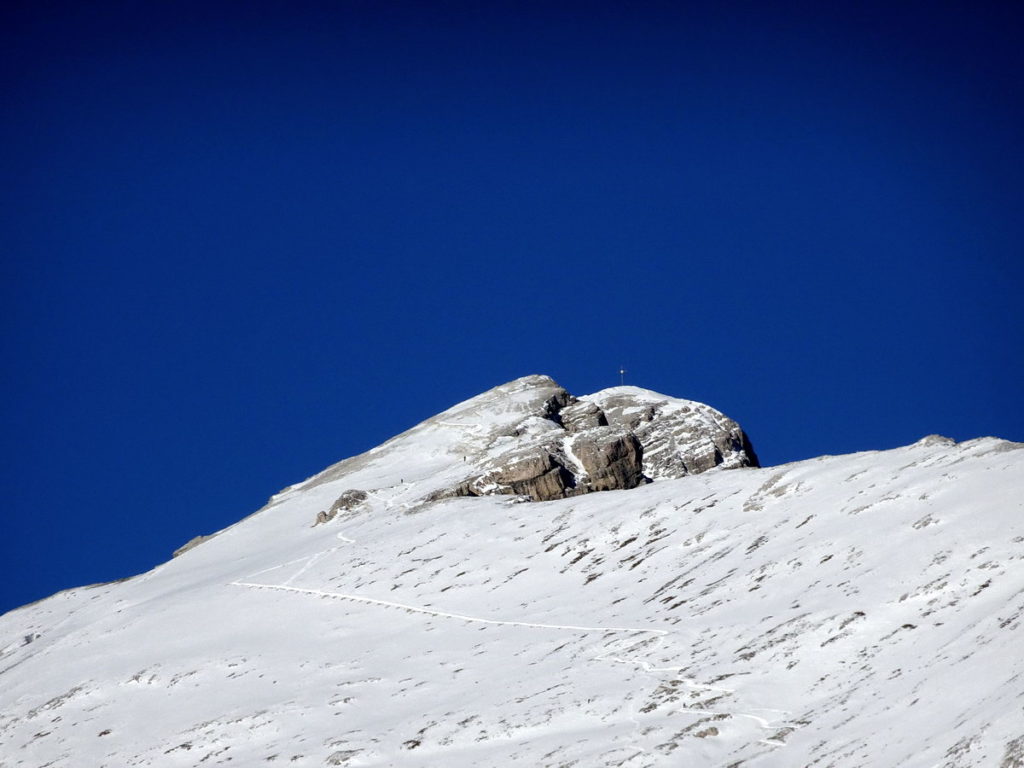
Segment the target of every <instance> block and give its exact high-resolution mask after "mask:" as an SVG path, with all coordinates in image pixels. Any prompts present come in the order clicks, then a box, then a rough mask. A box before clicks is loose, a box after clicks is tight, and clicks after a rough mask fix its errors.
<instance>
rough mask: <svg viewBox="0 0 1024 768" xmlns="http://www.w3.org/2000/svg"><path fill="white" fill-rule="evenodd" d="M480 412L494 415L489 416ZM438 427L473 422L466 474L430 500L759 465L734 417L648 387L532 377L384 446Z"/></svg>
mask: <svg viewBox="0 0 1024 768" xmlns="http://www.w3.org/2000/svg"><path fill="white" fill-rule="evenodd" d="M481 411H486V412H487V414H488V416H489V419H480V418H479V416H480V412H481ZM496 414H497V418H495V415H496ZM437 427H449V428H451V427H464V428H467V430H468V431H467V434H466V435H465V439H464V440H462V441H460V442H459V443H458V446H457V447H458V448H459V449H460V450H461V451H462V453H463V455H462V459H463V465H464V470H465V472H464V473H463V475H464V476H462V477H460V478H459V479H458V481H457V482H455V483H453V484H451V485H448V486H446V487H442V488H438V489H435V490H434V492H433V493H432V494H431V495H430V497H429V498H431V499H438V498H444V497H449V496H487V495H493V494H512V495H517V496H523V497H526V498H529V499H531V500H533V501H549V500H551V499H558V498H564V497H567V496H577V495H580V494H583V493H589V492H591V491H608V490H617V489H627V488H635V487H637V486H638V485H643V484H645V483H649V482H651V481H652V480H661V479H668V478H678V477H683V476H685V475H689V474H697V473H699V472H704V471H707V470H709V469H714V468H715V467H722V468H726V469H729V468H735V467H744V466H757V457H756V456H755V454H754V451H753V448H752V447H751V446H750V441H749V440H748V439H747V436H746V435H745V434H744V433H743V430H741V429H740V427H739V425H738V424H737V423H736V422H734V421H733V420H732V419H729V418H727V417H726V416H724V415H723V414H721V413H719V412H718V411H716V410H715V409H714V408H711V407H710V406H707V405H703V404H702V403H695V402H691V401H689V400H680V399H677V398H673V397H666V396H665V395H659V394H658V393H656V392H651V391H650V390H646V389H640V388H639V387H614V388H612V389H606V390H603V391H601V392H598V393H596V394H594V395H588V396H585V397H582V398H579V399H577V398H575V397H573V396H572V395H570V394H569V393H568V392H567V391H566V390H565V389H563V388H562V387H560V386H559V385H558V384H556V383H555V382H554V381H553V380H551V379H550V378H548V377H547V376H527V377H524V378H521V379H517V380H515V381H512V382H510V383H508V384H504V385H502V386H500V387H496V388H494V389H492V390H490V391H488V392H485V393H484V394H482V395H479V396H478V397H475V398H473V399H472V400H469V401H467V402H466V403H464V404H462V405H460V406H456V407H455V408H453V409H450V410H448V411H446V412H444V413H443V414H441V415H440V416H437V417H435V418H433V419H429V420H428V421H426V422H424V423H423V424H421V425H419V426H417V427H414V428H413V429H412V430H410V431H409V432H407V433H405V434H404V435H399V436H398V437H397V438H395V440H394V441H391V443H389V444H385V446H382V450H387V447H388V446H389V445H391V444H394V443H401V442H402V441H403V440H405V439H410V438H417V439H418V437H419V436H420V434H421V433H422V432H423V431H425V430H429V429H431V428H437ZM392 447H394V445H392Z"/></svg>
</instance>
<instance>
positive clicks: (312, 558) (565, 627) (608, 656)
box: [230, 483, 801, 754]
mask: <svg viewBox="0 0 1024 768" xmlns="http://www.w3.org/2000/svg"><path fill="white" fill-rule="evenodd" d="M412 485H415V483H410V486H412ZM407 492H408V491H406V493H407ZM371 493H374V495H376V496H378V498H380V496H379V492H373V491H371ZM402 495H404V493H403V494H402ZM393 499H394V497H392V499H381V500H382V501H384V503H385V505H386V506H387V508H389V509H390V508H391V506H392V503H393ZM403 506H408V505H407V504H404V505H403ZM337 538H338V540H339V541H342V542H344V543H346V544H356V543H357V542H356V541H355V540H354V539H350V538H348V537H347V536H345V535H343V534H341V533H339V534H338V535H337ZM339 549H341V547H340V546H336V547H331V548H329V549H325V550H322V551H320V552H317V553H315V554H313V555H307V556H305V557H299V558H296V559H294V560H289V561H288V562H286V563H281V564H280V565H274V566H271V567H270V568H264V569H263V570H261V571H257V572H256V573H253V574H250V575H248V576H243V577H242V579H246V580H236V581H232V582H230V586H234V587H245V588H248V589H272V590H278V591H281V592H291V593H295V594H302V595H313V596H316V597H327V598H331V599H335V600H350V601H352V602H356V603H364V604H366V605H379V606H381V607H384V608H397V609H400V610H404V611H409V612H410V613H419V614H423V615H425V616H435V617H437V618H441V619H453V620H456V621H465V622H469V623H472V624H488V625H491V626H499V627H524V628H527V629H553V630H561V631H567V632H604V633H615V632H628V633H630V634H632V635H636V634H644V635H647V636H648V637H647V638H641V639H639V640H636V639H635V638H632V637H629V638H624V639H623V640H622V641H621V643H619V644H618V645H617V646H616V647H615V648H613V649H612V650H609V651H606V652H603V653H599V654H598V655H596V656H593V657H592V660H593V661H607V662H611V663H613V664H626V665H628V666H634V667H639V668H640V669H641V670H642V671H643V672H644V673H645V674H649V675H657V674H658V673H664V672H671V673H678V672H679V671H681V670H682V669H684V668H685V666H668V667H656V666H654V665H653V664H650V663H649V662H646V661H644V660H642V659H640V658H637V657H635V656H629V655H628V652H629V651H630V650H631V649H632V648H635V647H637V646H638V645H641V644H643V643H644V642H645V641H646V640H647V639H649V638H650V637H653V638H654V641H655V643H657V644H660V643H661V642H663V641H664V639H665V638H666V637H667V636H668V635H669V634H670V633H669V631H668V630H665V629H653V628H651V627H591V626H584V625H579V624H545V623H541V622H532V621H514V620H511V619H487V618H483V617H481V616H470V615H467V614H461V613H449V612H447V611H438V610H434V609H433V608H424V607H422V606H418V605H410V604H408V603H399V602H397V601H393V600H380V599H378V598H374V597H364V596H362V595H353V594H348V593H346V592H330V591H327V590H323V589H311V588H309V587H294V586H292V582H293V581H295V579H297V578H298V577H299V576H301V575H302V574H303V573H305V572H306V571H308V570H309V569H310V568H311V567H312V566H313V565H314V564H315V563H316V562H317V561H319V560H321V559H323V558H324V557H327V556H329V555H331V554H333V553H335V552H337V551H338V550H339ZM295 563H303V565H302V567H301V568H300V569H299V570H298V571H296V572H295V573H294V574H292V575H291V576H289V577H288V579H286V580H285V581H283V582H281V583H279V584H262V583H260V582H255V581H247V579H252V578H255V577H256V576H261V575H262V574H264V573H270V572H271V571H276V570H278V569H280V568H285V567H287V566H289V565H294V564H295ZM623 644H628V645H627V646H626V647H625V648H621V645H623ZM654 647H656V646H652V650H653V648H654ZM616 652H618V653H621V654H622V655H620V656H613V655H612V654H613V653H616ZM680 682H682V683H684V684H685V685H687V686H689V687H690V688H692V689H695V690H702V691H714V692H717V693H723V694H727V695H728V694H732V693H734V690H733V689H731V688H722V687H720V686H715V685H708V684H706V683H699V682H697V681H696V680H694V679H693V678H680ZM628 707H629V713H628V717H627V719H628V720H629V722H631V723H633V725H634V728H633V740H634V742H636V741H637V738H638V735H639V731H640V723H639V721H638V720H637V719H636V712H635V710H634V707H633V703H632V701H630V702H629V703H628ZM757 711H759V712H779V713H785V712H787V710H780V709H768V708H762V709H758V710H757ZM675 712H676V713H678V714H696V715H715V716H720V715H726V716H728V717H746V718H749V719H751V720H753V721H755V722H756V723H757V724H758V726H759V727H761V728H763V729H765V730H779V729H781V728H790V729H793V730H796V729H797V728H800V727H801V726H800V725H798V724H796V723H789V722H777V723H772V722H771V721H770V720H768V719H766V718H764V717H761V716H759V715H754V714H750V713H747V712H716V711H712V710H706V709H677V710H675ZM757 743H759V744H765V745H768V746H773V747H785V746H786V743H785V742H783V741H779V740H776V739H760V740H759V741H758V742H757ZM636 746H637V748H638V749H639V750H640V753H639V754H647V753H648V751H647V750H646V749H645V748H644V747H643V746H641V745H640V744H637V745H636Z"/></svg>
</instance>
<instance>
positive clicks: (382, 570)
mask: <svg viewBox="0 0 1024 768" xmlns="http://www.w3.org/2000/svg"><path fill="white" fill-rule="evenodd" d="M1022 447H1024V445H1021V444H1017V443H1010V442H1006V441H1003V440H998V439H995V438H981V439H977V440H971V441H967V442H964V443H959V444H957V443H954V442H953V441H952V440H949V439H946V438H941V437H938V436H932V437H929V438H925V439H923V440H921V441H919V442H917V443H915V444H914V445H910V446H907V447H904V448H899V449H895V450H890V451H882V452H875V451H871V452H865V453H858V454H852V455H848V456H829V457H821V458H818V459H812V460H808V461H802V462H797V463H794V464H787V465H784V466H780V467H768V468H758V467H757V466H756V464H757V460H756V457H755V456H754V453H753V450H752V449H751V447H750V442H749V441H748V440H747V438H746V436H745V435H744V433H743V432H742V430H741V429H740V428H739V426H738V425H736V423H735V422H733V421H731V420H730V419H728V418H727V417H725V416H723V415H722V414H721V413H719V412H718V411H716V410H714V409H712V408H710V407H708V406H705V405H701V404H699V403H693V402H690V401H685V400H678V399H675V398H670V397H666V396H664V395H659V394H656V393H653V392H649V391H647V390H643V389H638V388H635V387H614V388H612V389H608V390H604V391H602V392H598V393H595V394H593V395H588V396H583V397H579V398H574V397H572V396H571V395H569V393H567V392H566V391H565V390H564V389H562V388H561V387H559V386H558V385H557V384H556V383H555V382H554V381H552V380H551V379H549V378H547V377H542V376H530V377H526V378H523V379H518V380H516V381H514V382H510V383H509V384H505V385H503V386H501V387H497V388H495V389H492V390H490V391H488V392H485V393H483V394H481V395H478V396H477V397H474V398H472V399H470V400H467V401H466V402H464V403H461V404H459V405H456V406H454V407H453V408H450V409H449V410H447V411H445V412H443V413H441V414H439V415H437V416H435V417H433V418H431V419H428V420H426V421H424V422H423V423H421V424H419V425H417V426H415V427H413V428H412V429H410V430H408V431H407V432H404V433H402V434H400V435H398V436H396V437H394V438H392V439H391V440H389V441H387V442H386V443H384V444H382V445H381V446H379V447H377V448H374V449H373V450H371V451H368V452H367V453H364V454H361V455H359V456H356V457H353V458H350V459H346V460H345V461H342V462H340V463H338V464H335V465H334V466H332V467H329V468H328V469H326V470H324V471H323V472H321V473H319V474H318V475H315V476H314V477H312V478H310V479H308V480H306V481H304V482H302V483H299V484H296V485H293V486H291V487H289V488H286V489H285V490H283V491H282V492H281V493H279V494H277V495H275V496H274V497H273V498H272V499H271V500H270V502H269V503H268V504H267V505H266V506H265V507H264V508H263V509H261V510H259V511H258V512H256V513H254V514H253V515H250V516H249V517H247V518H245V519H244V520H242V521H240V522H239V523H237V524H235V525H234V526H231V527H229V528H227V529H225V530H224V531H221V532H219V533H218V534H216V535H214V536H211V537H203V538H201V539H200V540H198V541H196V542H193V544H199V545H198V546H195V545H193V546H191V547H185V548H182V550H180V551H179V556H178V557H176V558H174V559H172V560H170V561H168V562H167V563H164V564H162V565H160V566H158V567H157V568H155V569H153V570H152V571H149V572H148V573H145V574H142V575H140V576H137V577H135V578H133V579H128V580H126V581H123V582H119V583H113V584H105V585H94V586H91V587H83V588H79V589H73V590H69V591H66V592H62V593H59V594H57V595H54V596H53V597H51V598H49V599H47V600H43V601H40V602H38V603H34V604H32V605H29V606H25V607H23V608H20V609H17V610H15V611H11V612H10V613H8V614H5V615H4V616H3V617H0V766H3V768H14V767H15V766H19V767H20V766H24V767H26V768H28V767H29V766H31V767H32V768H37V767H38V766H44V765H45V766H66V767H67V768H77V767H78V766H81V765H89V766H109V767H110V768H114V767H115V766H116V767H117V768H120V767H121V766H128V765H131V766H161V767H162V766H194V765H204V766H206V765H211V766H212V765H223V764H229V763H230V764H233V765H244V766H255V765H269V766H274V765H289V766H299V767H309V768H312V767H313V766H353V767H355V766H442V765H443V766H455V767H456V768H458V767H460V766H465V767H467V768H468V767H469V766H508V765H522V766H531V768H532V767H533V766H552V768H554V766H570V765H572V766H579V767H580V768H582V766H598V767H610V766H634V767H637V768H639V767H641V766H642V767H645V768H646V767H648V766H666V767H667V766H678V765H696V766H709V767H711V766H722V767H723V768H725V767H726V766H741V765H742V766H744V768H747V767H749V766H779V767H780V768H782V767H784V766H794V765H801V766H804V765H806V766H810V765H815V766H842V767H843V768H846V767H848V766H865V767H867V766H871V767H872V768H877V767H878V766H901V767H904V766H910V767H911V768H914V767H917V766H920V767H921V768H924V767H925V766H949V767H950V768H955V767H960V766H964V767H966V766H990V765H994V766H1000V768H1010V767H1011V766H1020V765H1024V725H1022V722H1024V720H1022V709H1021V701H1022V700H1024V655H1022V654H1021V652H1020V647H1021V641H1020V634H1021V631H1024V628H1022V624H1024V621H1022V620H1024V568H1022V566H1024V563H1022V561H1024V515H1022V511H1024V471H1022V470H1024V451H1021V450H1020V449H1021V448H1022ZM723 470H735V471H723ZM595 491H602V492H595Z"/></svg>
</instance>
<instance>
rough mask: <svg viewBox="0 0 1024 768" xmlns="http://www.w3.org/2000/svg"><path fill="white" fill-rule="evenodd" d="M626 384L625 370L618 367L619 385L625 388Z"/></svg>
mask: <svg viewBox="0 0 1024 768" xmlns="http://www.w3.org/2000/svg"><path fill="white" fill-rule="evenodd" d="M625 384H626V369H625V368H623V367H622V366H621V365H620V366H619V385H620V386H625Z"/></svg>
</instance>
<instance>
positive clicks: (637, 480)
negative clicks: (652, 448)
mask: <svg viewBox="0 0 1024 768" xmlns="http://www.w3.org/2000/svg"><path fill="white" fill-rule="evenodd" d="M572 452H573V454H574V455H575V456H576V458H577V459H579V462H580V464H581V465H582V467H583V470H584V472H585V473H586V483H585V485H582V486H581V489H582V488H586V489H587V490H588V491H613V490H617V489H620V488H622V489H625V488H636V487H637V486H638V485H641V484H642V483H645V482H647V478H645V477H644V473H643V460H642V457H643V447H642V446H641V444H640V441H639V440H637V438H636V435H634V434H633V433H632V432H628V431H624V430H620V429H616V428H615V427H595V428H593V429H590V430H588V431H586V432H584V433H582V434H580V435H579V436H578V437H577V438H576V439H575V440H574V441H573V442H572Z"/></svg>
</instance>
